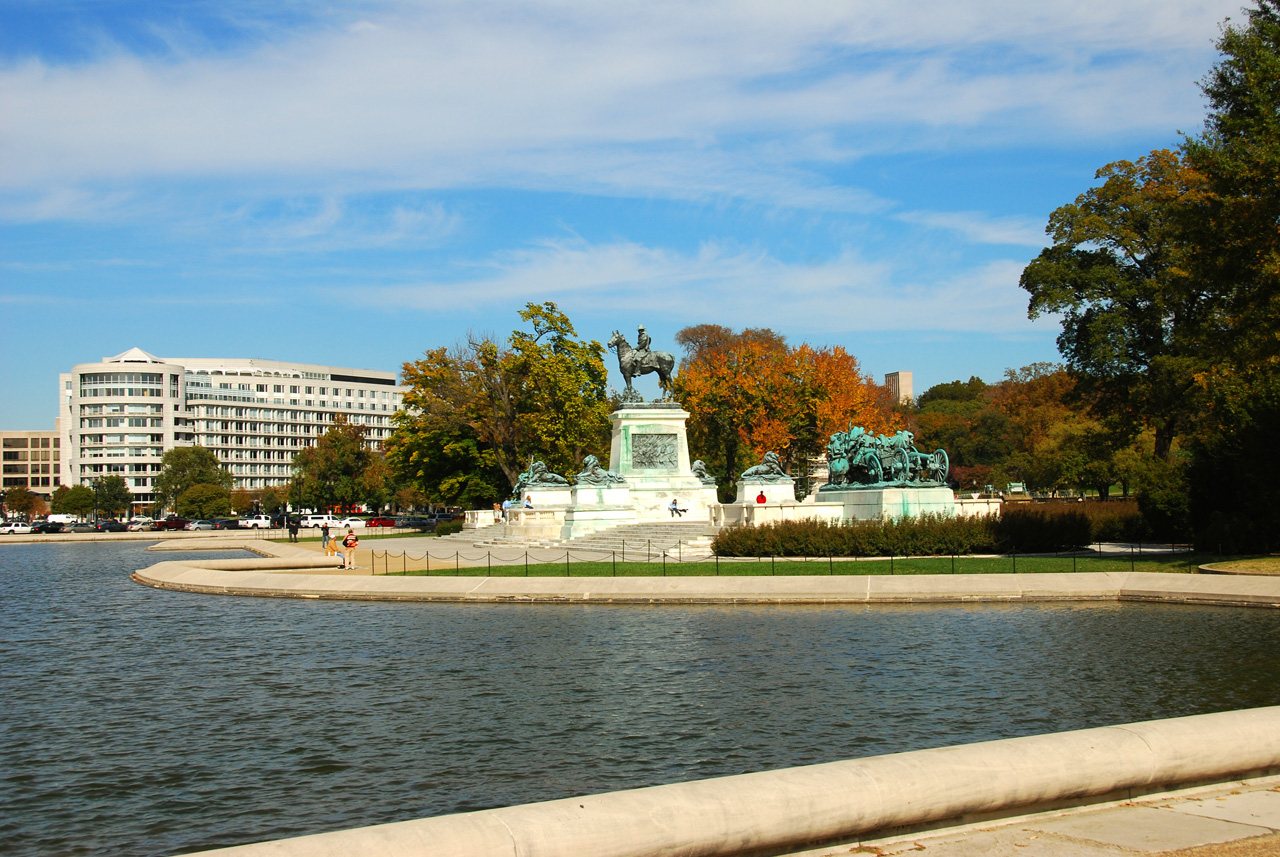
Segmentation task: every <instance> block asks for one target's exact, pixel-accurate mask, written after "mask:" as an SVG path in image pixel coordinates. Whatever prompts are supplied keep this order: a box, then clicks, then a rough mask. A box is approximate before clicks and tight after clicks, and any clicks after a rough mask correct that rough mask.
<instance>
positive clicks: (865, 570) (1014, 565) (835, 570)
mask: <svg viewBox="0 0 1280 857" xmlns="http://www.w3.org/2000/svg"><path fill="white" fill-rule="evenodd" d="M396 559H397V558H396V557H392V558H391V559H390V564H389V573H390V574H391V575H392V576H396V575H400V574H407V575H409V576H411V577H526V576H527V577H664V576H665V577H714V576H720V577H769V576H775V577H800V576H813V575H851V574H853V575H859V574H865V575H890V574H894V575H898V574H1014V573H1017V574H1064V573H1073V572H1075V573H1083V572H1110V573H1120V572H1127V571H1130V570H1133V571H1153V572H1164V573H1179V574H1189V573H1193V572H1194V571H1195V570H1196V568H1197V567H1198V566H1199V565H1200V564H1201V563H1202V562H1203V561H1204V558H1197V557H1195V556H1194V555H1191V554H1178V555H1176V556H1161V557H1149V558H1144V559H1139V558H1136V557H1135V558H1134V559H1133V561H1132V564H1131V563H1130V559H1129V558H1128V557H1093V556H1087V557H1076V558H1074V559H1073V558H1072V557H1069V556H1065V557H1047V556H1028V557H1021V556H1020V557H1017V558H1016V559H1015V558H1013V557H976V556H962V557H955V558H954V559H952V558H951V557H913V558H910V559H894V560H889V559H888V558H884V559H865V560H857V561H853V560H833V561H831V562H828V561H827V560H825V559H810V560H794V559H783V558H777V559H776V560H774V561H772V562H771V561H770V560H769V558H768V557H765V558H761V559H759V560H745V561H744V560H737V559H735V560H726V559H721V560H720V562H719V563H716V561H715V560H714V559H706V560H699V561H697V562H691V561H686V562H677V561H675V560H668V561H667V563H666V565H665V566H664V565H663V564H662V563H661V562H647V563H646V562H618V563H612V562H608V561H605V562H577V561H571V562H570V563H569V564H568V565H566V564H565V563H564V562H563V561H560V562H556V561H551V562H541V563H539V562H535V561H533V560H532V559H531V560H530V562H529V564H528V566H527V567H526V566H525V565H524V564H523V563H521V564H518V565H495V566H493V567H492V568H490V567H488V566H485V565H478V566H471V567H467V566H465V565H462V566H459V567H455V566H454V564H453V562H451V561H450V558H449V557H432V561H433V562H434V563H437V564H440V565H447V567H438V568H435V569H432V570H430V571H428V570H425V569H421V568H420V569H416V570H415V569H412V568H410V569H407V570H405V571H401V570H400V569H397V568H395V565H396ZM414 561H415V560H414V559H413V558H412V557H411V558H410V562H414ZM416 561H417V562H418V563H419V564H421V563H422V562H423V560H422V559H418V560H416ZM375 573H376V574H381V573H382V572H381V571H380V570H375Z"/></svg>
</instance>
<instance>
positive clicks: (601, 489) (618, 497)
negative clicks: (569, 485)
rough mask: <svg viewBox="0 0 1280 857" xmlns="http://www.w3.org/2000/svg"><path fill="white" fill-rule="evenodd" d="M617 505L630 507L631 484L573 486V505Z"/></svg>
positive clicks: (578, 506) (596, 506)
mask: <svg viewBox="0 0 1280 857" xmlns="http://www.w3.org/2000/svg"><path fill="white" fill-rule="evenodd" d="M605 506H619V507H624V508H630V506H631V486H629V485H610V486H608V487H605V486H603V485H582V484H578V485H575V486H573V507H574V508H575V509H580V508H584V507H591V508H602V507H605Z"/></svg>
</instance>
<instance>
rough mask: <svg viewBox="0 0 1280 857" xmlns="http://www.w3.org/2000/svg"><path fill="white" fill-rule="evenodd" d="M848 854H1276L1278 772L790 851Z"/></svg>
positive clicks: (808, 856) (804, 855)
mask: <svg viewBox="0 0 1280 857" xmlns="http://www.w3.org/2000/svg"><path fill="white" fill-rule="evenodd" d="M844 854H875V855H882V857H890V855H897V854H910V855H920V857H1124V855H1142V856H1143V857H1152V855H1173V854H1176V855H1178V857H1276V855H1278V854H1280V778H1274V777H1273V778H1269V779H1266V780H1257V781H1253V782H1250V783H1239V784H1235V785H1232V786H1227V787H1222V786H1218V787H1214V788H1211V789H1196V790H1189V791H1184V792H1180V793H1178V794H1177V795H1176V796H1172V797H1170V796H1165V797H1162V798H1158V799H1143V800H1136V801H1126V802H1123V803H1117V804H1106V805H1102V806H1094V807H1086V808H1081V809H1076V810H1072V811H1069V812H1058V813H1041V814H1038V815H1033V816H1024V817H1022V818H1017V819H1006V820H1002V821H1001V822H1000V823H999V824H987V825H982V824H978V825H969V826H967V827H961V828H946V829H942V830H935V831H931V832H929V833H925V834H918V835H916V836H909V837H890V838H888V839H880V840H873V841H868V842H861V843H858V844H856V845H843V846H838V847H830V848H818V849H814V850H811V851H804V852H800V853H798V854H795V855H792V856H791V857H838V855H844Z"/></svg>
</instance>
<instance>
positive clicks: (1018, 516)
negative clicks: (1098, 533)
mask: <svg viewBox="0 0 1280 857" xmlns="http://www.w3.org/2000/svg"><path fill="white" fill-rule="evenodd" d="M1064 505H1065V504H1064ZM990 529H991V533H992V535H994V536H995V541H996V543H997V544H999V545H1000V546H1001V551H1000V552H1001V553H1007V552H1009V551H1013V550H1016V551H1018V553H1051V552H1054V551H1061V550H1072V549H1075V548H1083V547H1085V546H1087V545H1088V544H1090V543H1091V542H1093V541H1094V539H1093V527H1092V526H1091V525H1090V523H1089V516H1088V515H1086V514H1085V513H1084V512H1082V511H1080V510H1079V509H1051V508H1041V507H1038V506H1031V507H1020V506H1015V507H1014V508H1012V509H1006V510H1004V512H1003V514H1001V516H1000V517H999V518H994V519H992V520H991V522H990Z"/></svg>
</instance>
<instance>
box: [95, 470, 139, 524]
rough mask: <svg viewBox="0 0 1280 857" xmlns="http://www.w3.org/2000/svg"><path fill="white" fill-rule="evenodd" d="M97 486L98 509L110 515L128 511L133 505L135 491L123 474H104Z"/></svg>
mask: <svg viewBox="0 0 1280 857" xmlns="http://www.w3.org/2000/svg"><path fill="white" fill-rule="evenodd" d="M94 487H95V489H96V490H95V494H96V499H97V506H98V510H99V511H101V512H105V513H106V514H108V515H118V514H120V513H122V512H128V511H129V509H130V508H131V507H132V505H133V492H132V491H130V490H129V483H127V482H125V480H124V477H123V476H116V475H114V474H113V475H111V476H104V477H102V478H101V479H99V480H98V482H97V483H96V485H95V486H94Z"/></svg>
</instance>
